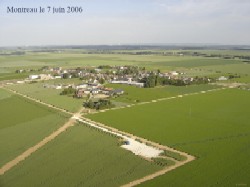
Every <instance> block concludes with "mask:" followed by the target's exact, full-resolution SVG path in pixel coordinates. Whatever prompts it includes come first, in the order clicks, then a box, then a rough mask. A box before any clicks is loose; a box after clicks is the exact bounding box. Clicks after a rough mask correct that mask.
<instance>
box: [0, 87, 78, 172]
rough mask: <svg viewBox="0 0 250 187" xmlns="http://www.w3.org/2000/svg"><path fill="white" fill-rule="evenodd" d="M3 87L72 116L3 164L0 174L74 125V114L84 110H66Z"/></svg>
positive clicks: (76, 114)
mask: <svg viewBox="0 0 250 187" xmlns="http://www.w3.org/2000/svg"><path fill="white" fill-rule="evenodd" d="M1 88H2V89H5V90H7V91H9V92H12V93H14V94H16V95H19V96H22V97H24V98H26V99H29V100H31V101H33V102H36V103H40V104H42V105H45V106H47V107H49V108H53V109H56V110H59V111H60V112H64V113H67V114H70V115H71V118H69V120H68V121H67V122H65V124H64V125H62V126H61V127H59V128H58V129H57V130H56V131H54V132H52V133H51V134H50V135H48V136H47V137H45V138H44V139H43V140H42V141H40V142H39V143H37V144H36V145H34V146H32V147H30V148H28V149H27V150H26V151H25V152H23V153H22V154H20V155H19V156H17V157H16V158H14V159H13V160H12V161H10V162H8V163H6V164H5V165H3V166H2V167H1V168H0V176H1V175H3V174H4V173H5V172H7V171H8V170H10V169H11V168H13V167H14V166H15V165H17V164H18V163H20V162H21V161H23V160H25V159H26V158H27V157H29V156H30V155H31V154H32V153H34V152H35V151H37V150H38V149H39V148H41V147H43V146H44V145H46V144H47V143H48V142H50V141H51V140H53V139H55V138H56V137H57V136H58V135H60V134H61V133H62V132H64V131H66V130H67V129H68V128H69V127H72V126H74V125H75V122H76V120H75V119H74V118H73V116H80V115H81V112H82V110H83V109H80V110H79V111H78V112H77V113H71V112H68V111H66V110H64V109H61V108H58V107H55V106H53V105H51V104H48V103H45V102H42V101H40V100H38V99H35V98H32V97H29V96H27V95H25V94H21V93H18V92H17V91H15V90H12V89H9V88H6V87H1Z"/></svg>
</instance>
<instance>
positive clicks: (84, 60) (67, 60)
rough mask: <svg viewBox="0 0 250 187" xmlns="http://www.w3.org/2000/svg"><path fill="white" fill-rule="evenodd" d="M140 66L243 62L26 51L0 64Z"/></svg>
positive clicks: (21, 65) (13, 65)
mask: <svg viewBox="0 0 250 187" xmlns="http://www.w3.org/2000/svg"><path fill="white" fill-rule="evenodd" d="M105 64H108V65H139V66H149V67H157V66H159V67H171V66H172V67H199V66H208V65H225V64H242V62H241V61H240V60H224V59H218V58H207V57H195V56H162V55H125V54H124V55H120V54H75V53H73V52H72V53H27V54H26V55H20V56H0V67H2V68H6V67H41V66H63V67H72V66H97V65H105Z"/></svg>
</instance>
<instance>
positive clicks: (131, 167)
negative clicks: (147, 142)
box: [2, 124, 161, 187]
mask: <svg viewBox="0 0 250 187" xmlns="http://www.w3.org/2000/svg"><path fill="white" fill-rule="evenodd" d="M117 143H118V141H117V139H116V138H114V137H111V136H109V135H107V134H104V133H101V132H99V131H96V130H94V129H91V128H89V127H86V126H85V125H83V124H78V125H76V126H75V127H72V128H70V129H68V130H67V131H66V132H64V133H63V134H62V135H60V136H59V137H58V138H56V139H55V140H53V141H52V142H50V143H48V144H47V145H45V146H44V147H43V148H41V149H40V150H38V151H37V152H35V153H34V154H32V156H30V157H29V158H27V159H26V160H25V161H24V162H22V163H20V164H19V165H18V166H16V167H15V168H13V169H12V170H10V171H8V172H7V173H6V174H5V175H4V176H3V177H2V186H3V187H15V186H16V187H20V186H32V187H33V186H35V187H39V186H40V187H48V186H60V187H64V186H65V187H71V186H91V187H94V186H102V187H106V186H107V187H111V186H120V185H122V184H126V183H129V182H130V181H133V180H135V179H138V178H141V177H143V176H145V175H148V174H151V173H153V172H154V171H157V170H159V169H161V167H160V166H157V165H155V164H153V163H151V162H148V161H145V160H144V159H142V158H139V157H137V156H135V155H133V154H132V153H131V152H128V151H126V150H124V149H122V148H120V147H118V145H117Z"/></svg>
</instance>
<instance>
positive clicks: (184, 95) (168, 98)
mask: <svg viewBox="0 0 250 187" xmlns="http://www.w3.org/2000/svg"><path fill="white" fill-rule="evenodd" d="M225 89H227V88H215V89H211V90H204V91H199V92H193V93H188V94H179V95H177V96H172V97H163V98H160V99H153V100H151V101H144V102H141V103H135V104H128V105H126V106H122V107H117V108H109V109H104V110H100V111H99V112H107V111H109V110H120V109H124V108H130V107H133V106H139V105H146V104H151V103H158V102H161V101H167V100H172V99H177V98H182V97H186V96H191V95H198V94H204V93H207V92H215V91H220V90H225ZM97 113H98V112H97Z"/></svg>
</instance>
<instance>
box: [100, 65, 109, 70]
mask: <svg viewBox="0 0 250 187" xmlns="http://www.w3.org/2000/svg"><path fill="white" fill-rule="evenodd" d="M98 69H112V66H109V65H101V66H98Z"/></svg>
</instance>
